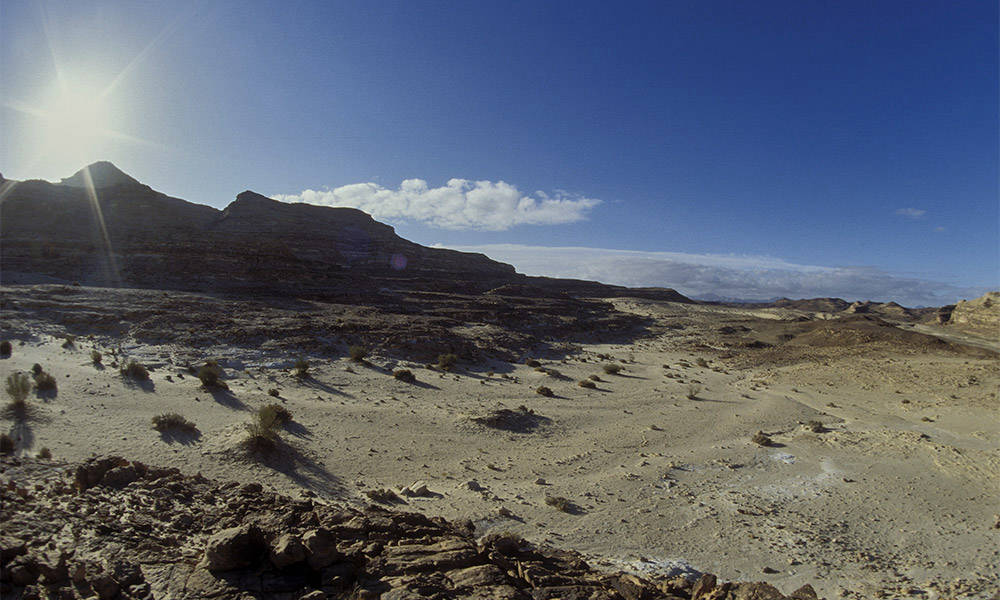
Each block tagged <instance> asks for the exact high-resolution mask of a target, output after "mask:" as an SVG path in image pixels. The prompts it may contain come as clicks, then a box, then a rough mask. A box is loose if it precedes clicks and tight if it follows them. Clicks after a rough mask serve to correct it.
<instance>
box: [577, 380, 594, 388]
mask: <svg viewBox="0 0 1000 600" xmlns="http://www.w3.org/2000/svg"><path fill="white" fill-rule="evenodd" d="M577 385H578V386H580V387H582V388H588V389H594V388H596V387H597V384H596V383H594V381H593V380H592V379H581V380H580V381H578V382H577Z"/></svg>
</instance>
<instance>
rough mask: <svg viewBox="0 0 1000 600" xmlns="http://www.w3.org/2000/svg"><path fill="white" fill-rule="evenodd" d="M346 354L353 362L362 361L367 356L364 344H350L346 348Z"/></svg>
mask: <svg viewBox="0 0 1000 600" xmlns="http://www.w3.org/2000/svg"><path fill="white" fill-rule="evenodd" d="M347 355H348V356H350V357H351V360H353V361H354V362H364V360H365V358H366V357H367V356H368V351H367V350H365V349H364V346H351V347H350V348H348V349H347Z"/></svg>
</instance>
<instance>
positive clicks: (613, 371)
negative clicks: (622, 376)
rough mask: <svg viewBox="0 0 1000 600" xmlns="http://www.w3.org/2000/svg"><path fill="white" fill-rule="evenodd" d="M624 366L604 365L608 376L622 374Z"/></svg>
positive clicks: (616, 364) (615, 364)
mask: <svg viewBox="0 0 1000 600" xmlns="http://www.w3.org/2000/svg"><path fill="white" fill-rule="evenodd" d="M621 370H622V366H621V365H619V364H618V363H608V364H606V365H604V372H605V373H607V374H608V375H617V374H619V373H621Z"/></svg>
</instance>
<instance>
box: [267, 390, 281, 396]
mask: <svg viewBox="0 0 1000 600" xmlns="http://www.w3.org/2000/svg"><path fill="white" fill-rule="evenodd" d="M267 395H268V396H273V397H275V398H277V397H279V396H281V392H279V391H278V388H271V389H269V390H267Z"/></svg>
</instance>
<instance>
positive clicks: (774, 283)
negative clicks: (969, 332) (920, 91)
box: [454, 244, 987, 306]
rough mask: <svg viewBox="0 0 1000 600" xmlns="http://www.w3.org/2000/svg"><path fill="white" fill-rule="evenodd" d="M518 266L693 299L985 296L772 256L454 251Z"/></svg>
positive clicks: (929, 300) (920, 302)
mask: <svg viewBox="0 0 1000 600" xmlns="http://www.w3.org/2000/svg"><path fill="white" fill-rule="evenodd" d="M454 248H455V249H456V250H465V251H470V252H482V253H484V254H486V255H487V256H489V257H490V258H493V259H495V260H500V261H503V262H506V263H510V264H512V265H514V266H515V267H516V268H517V270H518V271H519V272H521V273H525V274H528V275H546V276H550V277H569V278H575V279H589V280H595V281H601V282H604V283H610V284H615V285H626V286H630V287H643V286H657V287H670V288H674V289H676V290H677V291H679V292H681V293H682V294H685V295H687V296H691V297H695V298H734V299H744V300H768V299H772V298H779V297H787V298H817V297H831V296H832V297H838V298H844V299H846V300H851V301H853V300H873V301H879V302H888V301H890V300H892V301H896V302H899V303H900V304H902V305H904V306H941V305H944V304H951V303H953V302H955V301H956V300H958V299H960V298H972V297H977V296H980V295H982V294H983V293H984V292H986V291H987V290H986V288H972V287H959V286H955V285H952V284H947V283H940V282H934V281H929V280H924V279H918V278H913V277H903V276H898V275H893V274H890V273H887V272H885V271H883V270H881V269H877V268H874V267H856V266H848V267H823V266H816V265H805V264H797V263H792V262H789V261H786V260H782V259H780V258H774V257H770V256H738V255H723V254H686V253H681V252H640V251H630V250H610V249H605V248H578V247H544V246H523V245H516V244H493V245H484V246H457V247H454Z"/></svg>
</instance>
